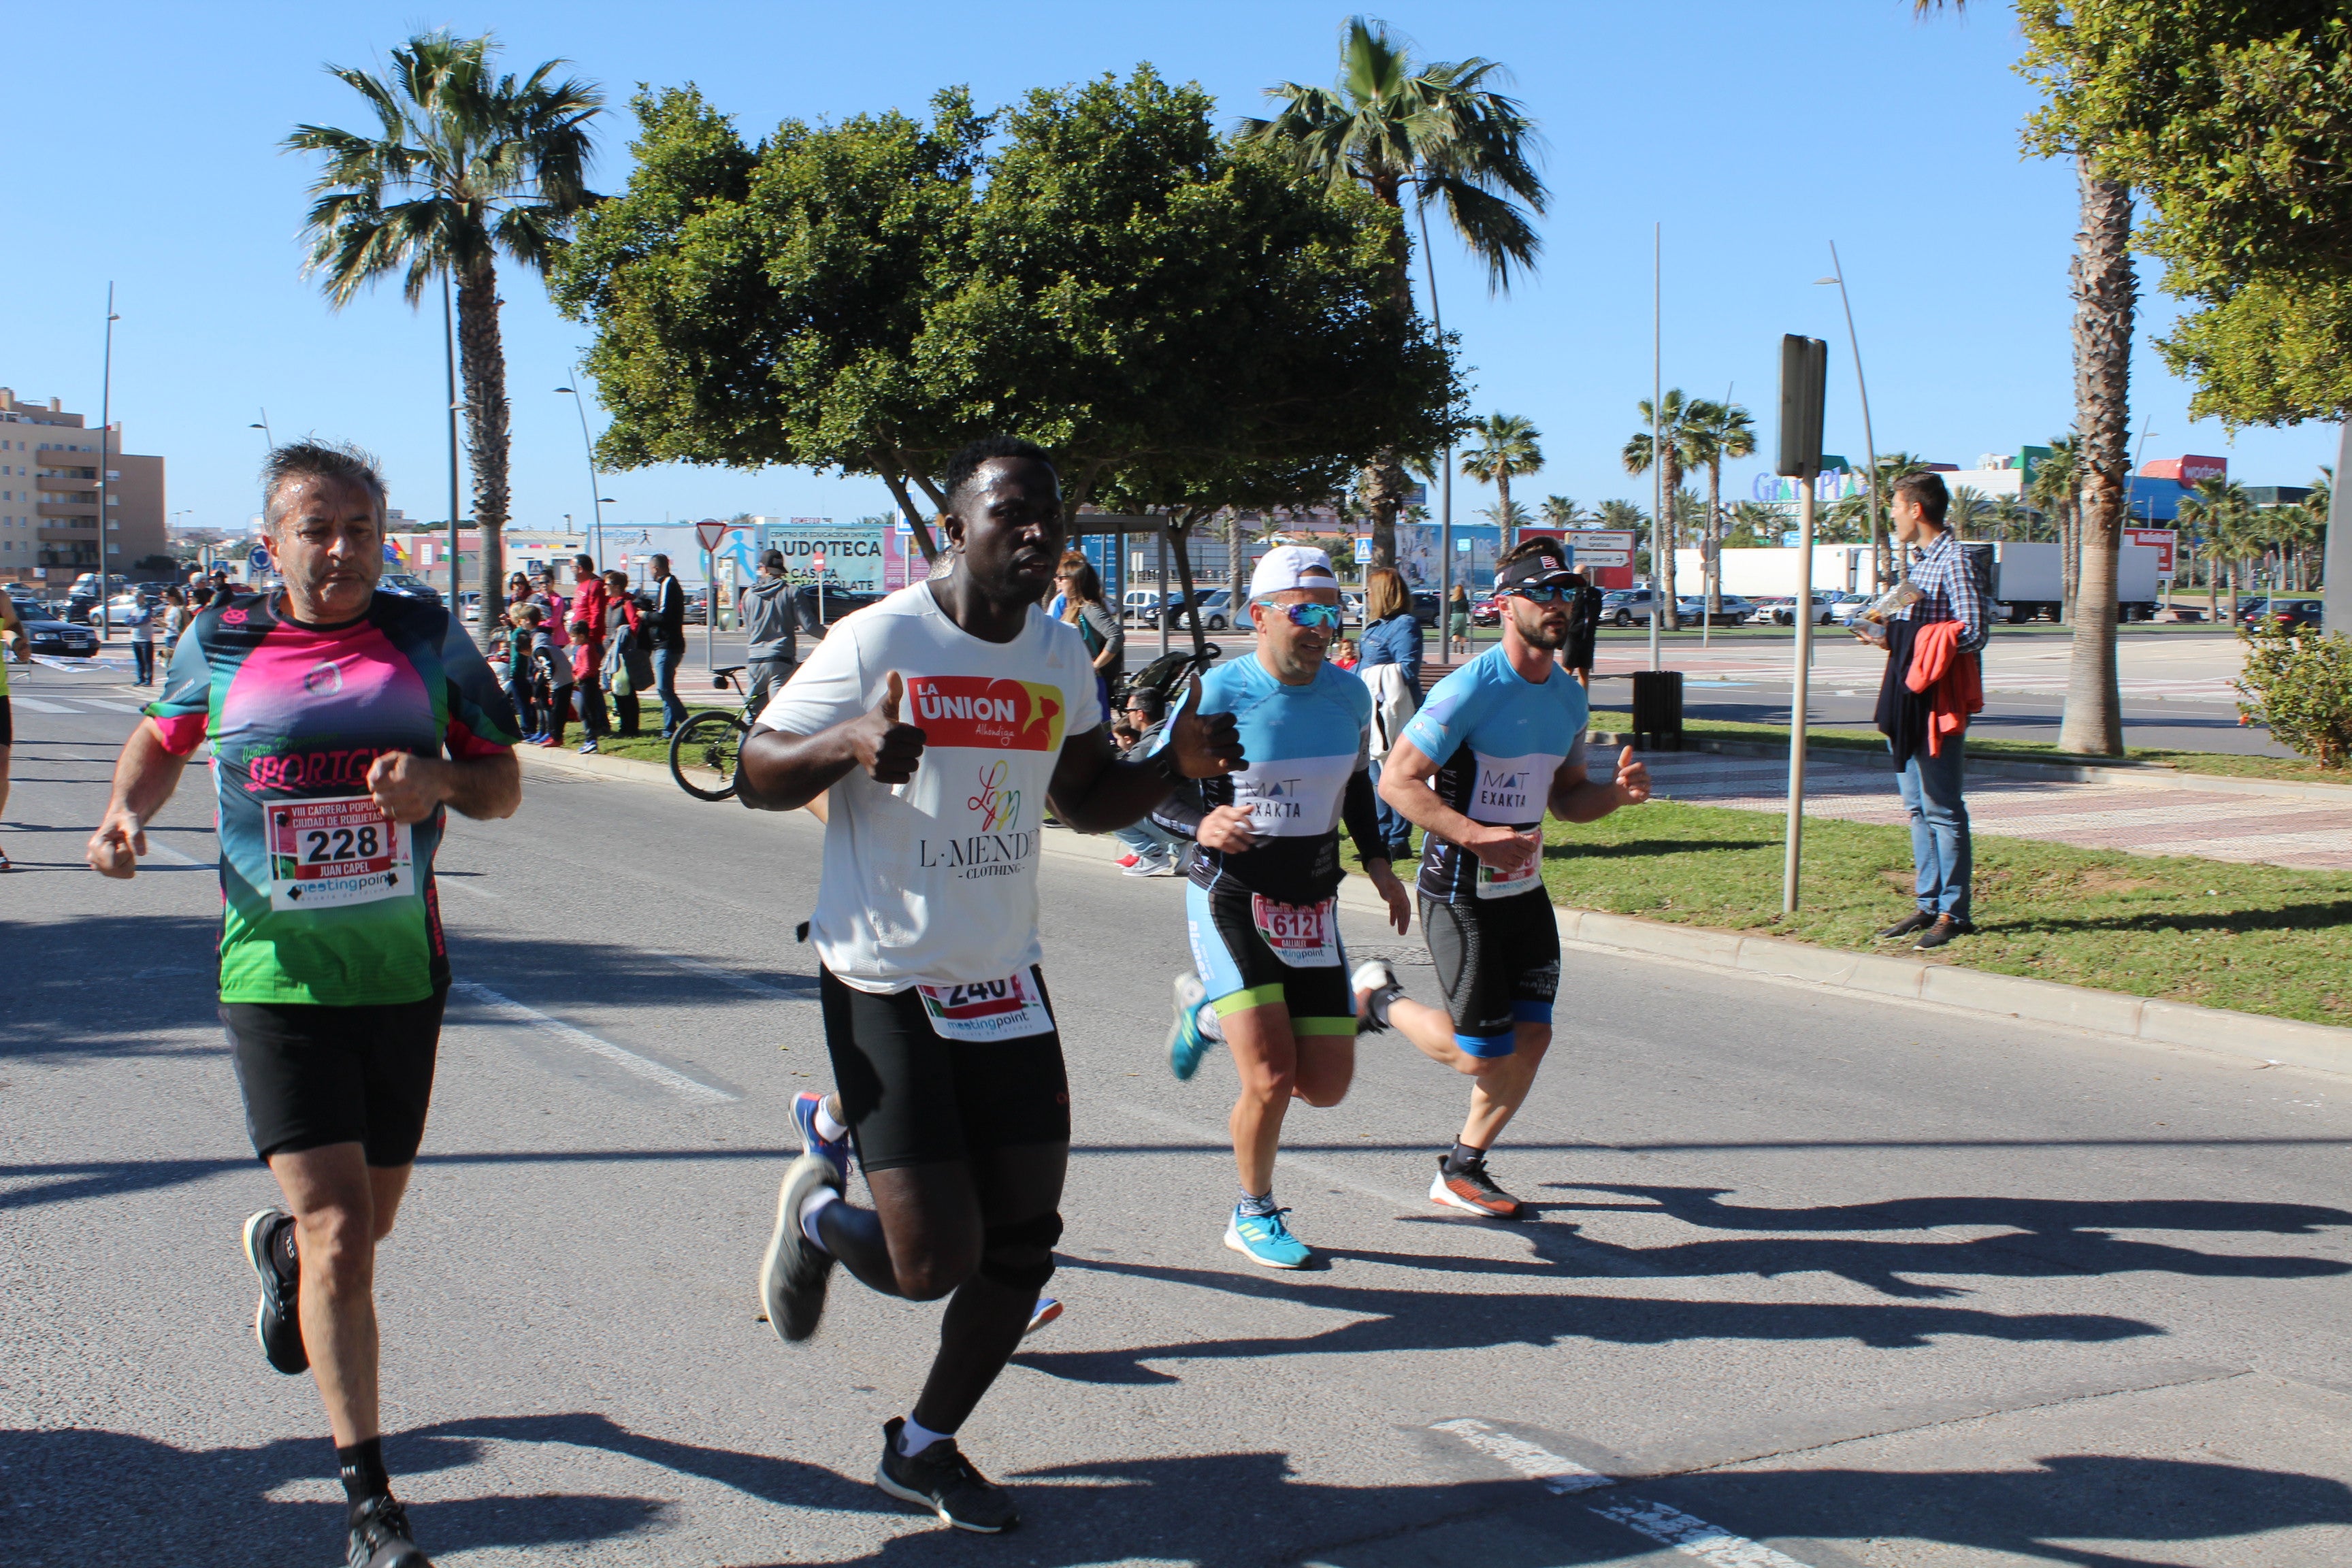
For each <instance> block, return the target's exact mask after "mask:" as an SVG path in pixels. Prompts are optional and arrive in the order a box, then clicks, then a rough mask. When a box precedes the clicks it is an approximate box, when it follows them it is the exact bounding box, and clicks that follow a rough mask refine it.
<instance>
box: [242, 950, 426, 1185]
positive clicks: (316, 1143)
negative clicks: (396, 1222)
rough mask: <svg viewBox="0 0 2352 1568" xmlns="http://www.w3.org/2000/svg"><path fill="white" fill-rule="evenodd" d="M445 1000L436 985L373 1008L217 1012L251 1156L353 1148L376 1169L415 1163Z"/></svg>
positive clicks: (249, 1006)
mask: <svg viewBox="0 0 2352 1568" xmlns="http://www.w3.org/2000/svg"><path fill="white" fill-rule="evenodd" d="M448 1000H449V988H448V986H447V985H446V984H442V985H439V986H436V988H435V989H434V992H433V994H432V995H430V996H427V997H425V999H424V1000H423V1001H421V1002H399V1003H393V1004H390V1005H379V1006H373V1007H321V1006H319V1005H315V1004H312V1003H307V1002H305V1003H296V1002H224V1003H222V1004H221V1005H220V1020H221V1026H222V1027H223V1028H225V1029H226V1030H227V1031H228V1043H229V1049H230V1052H231V1055H232V1057H233V1058H234V1059H235V1061H236V1084H237V1088H238V1089H241V1090H242V1091H243V1092H244V1095H245V1124H246V1127H247V1130H248V1131H250V1132H251V1133H252V1134H253V1150H254V1152H255V1153H257V1154H259V1155H260V1156H261V1157H262V1158H263V1159H265V1160H267V1159H268V1158H269V1157H270V1156H271V1155H272V1154H299V1153H300V1152H302V1151H304V1150H306V1149H323V1148H325V1147H327V1146H328V1145H329V1144H331V1143H357V1144H359V1145H360V1146H361V1148H362V1150H363V1151H364V1152H365V1153H366V1155H367V1163H369V1164H371V1165H374V1166H378V1167H380V1168H384V1169H389V1168H392V1167H394V1166H399V1165H405V1164H407V1163H410V1162H411V1161H413V1160H415V1158H416V1146H417V1144H418V1143H420V1142H424V1139H425V1105H426V1102H427V1101H429V1100H431V1099H432V1098H433V1063H434V1058H435V1057H436V1054H437V1053H438V1052H439V1050H440V1046H441V1009H442V1007H443V1005H445V1004H446V1003H447V1001H448Z"/></svg>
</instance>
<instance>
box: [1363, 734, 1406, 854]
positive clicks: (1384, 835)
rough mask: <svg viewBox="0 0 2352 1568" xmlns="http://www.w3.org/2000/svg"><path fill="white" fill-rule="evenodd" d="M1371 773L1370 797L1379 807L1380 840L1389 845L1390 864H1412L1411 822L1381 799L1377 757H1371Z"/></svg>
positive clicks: (1378, 760) (1379, 770)
mask: <svg viewBox="0 0 2352 1568" xmlns="http://www.w3.org/2000/svg"><path fill="white" fill-rule="evenodd" d="M1371 774H1372V799H1373V801H1374V802H1375V803H1376V804H1377V805H1379V807H1380V820H1381V843H1383V844H1385V845H1387V846H1388V847H1389V860H1390V863H1391V864H1392V865H1397V866H1410V865H1412V823H1411V822H1410V821H1409V820H1407V819H1406V817H1405V815H1404V813H1402V812H1401V811H1399V810H1398V809H1397V808H1396V807H1395V806H1392V805H1390V804H1389V803H1388V802H1387V801H1385V800H1382V799H1381V795H1380V788H1381V763H1380V759H1379V758H1377V757H1375V758H1373V759H1372V764H1371Z"/></svg>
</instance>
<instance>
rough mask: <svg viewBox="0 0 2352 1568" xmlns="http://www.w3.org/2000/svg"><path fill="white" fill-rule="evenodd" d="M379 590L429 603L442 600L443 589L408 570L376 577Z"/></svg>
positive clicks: (432, 603) (433, 603)
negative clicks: (407, 571)
mask: <svg viewBox="0 0 2352 1568" xmlns="http://www.w3.org/2000/svg"><path fill="white" fill-rule="evenodd" d="M375 585H376V588H377V590H378V591H379V592H382V593H386V594H397V595H400V596H401V597H402V598H404V599H421V600H423V601H424V602H425V603H426V604H428V605H437V604H439V603H440V602H441V590H440V589H438V588H436V587H435V586H433V585H432V584H430V583H427V582H425V580H424V579H423V578H421V577H417V576H415V575H413V574H409V573H406V572H387V573H385V574H383V576H381V577H379V578H377V579H376V583H375Z"/></svg>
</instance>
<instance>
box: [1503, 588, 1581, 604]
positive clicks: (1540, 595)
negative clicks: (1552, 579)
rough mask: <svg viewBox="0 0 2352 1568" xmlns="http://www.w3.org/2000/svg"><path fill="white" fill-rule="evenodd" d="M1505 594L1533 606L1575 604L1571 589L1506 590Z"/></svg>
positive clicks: (1574, 595)
mask: <svg viewBox="0 0 2352 1568" xmlns="http://www.w3.org/2000/svg"><path fill="white" fill-rule="evenodd" d="M1504 592H1505V594H1506V595H1509V596H1511V597H1515V598H1520V599H1525V600H1527V601H1528V603H1529V604H1535V605H1570V604H1574V603H1575V602H1576V590H1575V589H1573V588H1564V587H1563V588H1507V589H1505V590H1504Z"/></svg>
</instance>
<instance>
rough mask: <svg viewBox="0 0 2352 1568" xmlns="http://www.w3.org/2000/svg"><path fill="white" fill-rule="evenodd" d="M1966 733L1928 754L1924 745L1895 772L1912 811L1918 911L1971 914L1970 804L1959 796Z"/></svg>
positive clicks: (1959, 915) (1957, 917)
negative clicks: (1938, 752)
mask: <svg viewBox="0 0 2352 1568" xmlns="http://www.w3.org/2000/svg"><path fill="white" fill-rule="evenodd" d="M1965 749H1966V737H1965V736H1961V735H1954V736H1952V737H1951V738H1950V739H1949V740H1947V741H1946V742H1944V754H1943V755H1942V756H1939V757H1931V756H1929V755H1928V754H1927V747H1926V746H1925V745H1922V746H1921V747H1920V748H1919V749H1918V750H1917V751H1916V752H1912V753H1911V760H1910V761H1909V762H1907V763H1904V764H1903V769H1902V771H1901V772H1900V773H1896V774H1895V787H1896V788H1897V789H1899V790H1900V791H1902V794H1903V804H1904V805H1905V806H1906V808H1907V809H1908V810H1909V811H1910V813H1911V864H1912V866H1913V867H1914V868H1916V870H1917V871H1918V873H1919V878H1918V884H1917V886H1918V893H1919V909H1920V911H1921V912H1922V913H1925V914H1931V915H1950V916H1951V917H1952V918H1954V919H1955V920H1963V921H1964V920H1967V919H1968V918H1969V869H1970V866H1969V862H1970V860H1971V858H1972V853H1971V850H1970V847H1969V807H1968V803H1967V802H1966V801H1964V800H1962V799H1961V798H1960V757H1961V753H1962V752H1963V751H1964V750H1965Z"/></svg>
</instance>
